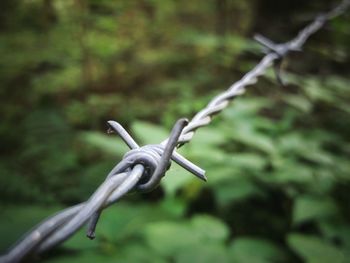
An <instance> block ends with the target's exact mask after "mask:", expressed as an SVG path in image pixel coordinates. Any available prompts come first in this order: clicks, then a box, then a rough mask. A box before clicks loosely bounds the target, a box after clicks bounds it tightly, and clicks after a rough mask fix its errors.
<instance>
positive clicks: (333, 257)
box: [287, 234, 344, 263]
mask: <svg viewBox="0 0 350 263" xmlns="http://www.w3.org/2000/svg"><path fill="white" fill-rule="evenodd" d="M287 242H288V245H289V246H290V247H291V249H292V250H294V251H295V253H297V254H298V255H299V256H300V257H301V258H302V259H303V260H305V262H307V263H323V262H324V263H326V262H327V263H328V262H334V263H338V262H339V263H341V262H344V254H343V253H342V251H341V250H339V249H338V248H337V247H335V246H333V245H331V244H329V243H328V242H326V241H324V240H322V239H321V238H318V237H316V236H308V235H302V234H289V235H288V237H287Z"/></svg>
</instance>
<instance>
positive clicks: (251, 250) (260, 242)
mask: <svg viewBox="0 0 350 263" xmlns="http://www.w3.org/2000/svg"><path fill="white" fill-rule="evenodd" d="M229 252H230V256H231V262H237V263H273V262H276V263H277V262H285V261H286V260H287V255H286V253H285V252H284V251H283V249H282V248H280V247H279V246H277V245H276V244H274V243H273V242H271V241H269V240H266V239H259V238H236V239H235V240H234V241H233V242H232V244H231V246H230V248H229Z"/></svg>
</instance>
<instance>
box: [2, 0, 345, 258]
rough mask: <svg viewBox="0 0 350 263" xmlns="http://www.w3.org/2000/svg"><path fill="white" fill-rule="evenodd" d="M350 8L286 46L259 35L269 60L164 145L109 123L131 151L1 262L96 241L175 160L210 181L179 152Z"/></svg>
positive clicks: (327, 16) (310, 27)
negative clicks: (102, 218) (84, 239)
mask: <svg viewBox="0 0 350 263" xmlns="http://www.w3.org/2000/svg"><path fill="white" fill-rule="evenodd" d="M349 6H350V0H344V1H343V2H342V3H341V4H339V5H338V6H337V7H335V8H334V9H333V10H331V11H330V12H328V13H325V14H322V15H319V16H317V17H316V18H315V19H314V20H313V21H312V22H311V23H310V24H309V25H308V26H306V27H305V28H304V29H303V30H301V31H300V32H299V34H298V35H297V37H295V38H294V39H292V40H291V41H289V42H286V43H283V44H275V43H273V42H272V41H270V40H268V39H266V38H264V37H262V36H257V37H256V40H257V41H259V42H260V43H261V44H262V45H264V46H265V47H266V48H267V49H268V51H269V52H268V53H267V55H266V56H265V57H264V58H263V59H262V60H261V61H260V62H259V63H258V64H257V66H255V67H254V68H253V69H252V70H251V71H250V72H248V73H247V74H246V75H244V76H243V78H242V79H241V80H239V81H237V82H236V83H234V84H232V85H231V86H230V87H229V88H228V89H227V90H226V91H225V92H223V93H221V94H219V95H218V96H216V97H214V98H213V99H212V100H211V101H210V102H209V103H208V105H207V106H206V107H205V108H204V109H203V110H201V111H200V112H198V113H197V114H196V115H195V116H194V117H193V118H192V120H191V121H190V122H189V123H188V124H187V123H185V120H183V119H180V120H179V121H178V122H177V124H176V125H175V126H174V128H173V131H172V132H171V136H170V137H169V138H168V139H166V140H165V141H163V142H162V143H160V144H159V145H147V146H144V147H139V146H138V144H137V143H136V142H135V141H134V140H133V139H132V137H131V136H130V135H129V134H128V133H127V132H126V131H125V130H124V128H123V127H122V126H121V125H119V124H118V123H116V122H113V121H110V122H108V123H109V125H110V126H111V127H112V128H113V129H114V130H115V131H116V132H117V133H118V134H119V135H120V136H121V137H122V138H123V140H124V141H125V142H126V143H127V145H128V146H129V147H130V148H131V150H130V151H129V152H128V153H127V154H126V155H125V156H124V158H123V160H122V161H121V162H120V163H119V164H117V165H116V167H114V168H113V169H112V171H111V172H110V173H109V174H108V176H107V178H106V180H105V181H104V182H103V183H102V184H101V186H100V187H99V188H98V189H97V190H96V191H95V193H94V194H93V195H92V196H91V197H90V199H89V200H88V201H86V202H84V203H81V204H78V205H75V206H73V207H70V208H67V209H65V210H63V211H61V212H59V213H57V214H56V215H53V216H51V217H49V218H48V219H46V220H44V221H43V222H41V223H40V224H39V225H37V226H36V227H34V228H33V229H32V230H31V231H29V233H28V234H26V235H25V236H24V237H23V238H22V239H20V240H19V241H18V242H17V243H16V244H15V245H14V246H12V248H10V249H9V251H8V253H7V254H6V255H3V256H1V257H0V263H16V262H20V261H22V260H24V259H26V258H28V257H30V256H34V255H36V254H40V253H42V252H44V251H47V250H49V249H50V248H52V247H54V246H56V245H58V244H60V243H62V242H64V241H65V240H67V239H68V238H69V237H71V236H72V235H73V234H74V233H76V232H77V231H78V230H79V229H80V228H81V227H82V226H83V225H85V224H86V223H87V222H88V221H89V220H90V222H89V224H88V236H89V237H90V238H93V237H94V231H95V226H96V224H97V221H98V218H99V215H100V213H101V211H102V210H103V209H105V208H107V207H108V206H110V205H111V204H113V203H115V202H117V201H118V200H119V199H120V198H121V197H123V196H124V195H126V194H127V193H128V192H130V191H131V190H140V191H148V190H151V189H153V188H154V187H155V186H156V185H157V184H158V183H159V181H160V179H161V178H162V176H164V174H165V171H166V168H167V167H168V165H169V164H170V159H172V160H173V161H175V162H177V163H178V164H180V165H181V166H182V167H183V168H185V169H187V170H188V171H190V172H192V173H193V174H194V175H196V176H198V177H199V178H201V179H203V180H206V177H205V175H204V170H202V169H201V168H200V167H198V166H196V165H195V164H193V163H191V162H190V161H189V160H187V159H185V158H184V157H183V156H181V155H180V154H178V153H177V152H176V151H175V150H174V148H176V147H177V146H178V145H182V144H184V143H187V142H189V141H190V140H191V139H192V137H193V135H194V132H195V131H196V129H198V128H200V127H203V126H205V125H208V124H209V123H210V122H211V119H212V117H213V115H215V114H217V113H220V112H221V111H222V110H223V109H224V108H226V107H227V106H228V104H229V102H230V101H231V100H233V99H234V98H235V97H236V96H238V95H240V94H242V93H243V92H244V91H245V87H246V86H249V85H252V84H254V83H256V82H257V79H258V77H260V76H262V75H263V74H264V73H265V72H266V70H267V69H268V68H269V67H271V66H272V65H274V63H276V62H278V61H280V60H281V59H282V58H284V57H285V56H287V55H288V54H289V53H290V52H291V51H295V50H300V49H301V47H302V46H303V45H304V43H305V42H306V40H307V39H308V38H309V37H310V36H311V35H312V34H314V33H315V32H316V31H318V30H319V29H320V28H322V27H323V26H324V24H325V23H326V22H327V21H328V20H330V19H332V18H334V17H336V16H339V15H341V14H343V13H344V12H345V11H346V9H347V8H349ZM185 124H187V126H186V127H184V126H185Z"/></svg>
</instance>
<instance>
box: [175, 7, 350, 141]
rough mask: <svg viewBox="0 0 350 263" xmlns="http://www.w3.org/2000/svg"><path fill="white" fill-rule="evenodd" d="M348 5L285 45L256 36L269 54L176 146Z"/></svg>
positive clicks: (196, 121)
mask: <svg viewBox="0 0 350 263" xmlns="http://www.w3.org/2000/svg"><path fill="white" fill-rule="evenodd" d="M349 6H350V0H343V1H342V2H341V3H340V4H339V5H338V6H336V7H335V8H334V9H333V10H331V11H330V12H328V13H325V14H321V15H319V16H317V17H316V18H315V19H314V20H313V21H312V22H311V23H310V24H309V25H307V26H306V27H305V28H304V29H302V30H301V31H300V32H299V34H298V35H297V36H296V37H295V38H294V39H292V40H291V41H288V42H286V43H284V44H278V45H276V44H274V43H273V42H272V41H267V39H266V38H263V37H261V36H257V37H256V40H257V41H258V42H260V44H262V45H264V46H265V47H266V48H267V49H268V50H269V51H270V52H269V53H268V54H267V55H266V56H265V57H264V58H263V59H262V60H261V61H260V63H259V64H257V65H256V66H255V67H254V68H253V69H252V70H251V71H249V72H248V73H247V74H245V75H244V76H243V78H242V79H241V80H239V81H237V82H235V83H234V84H232V85H231V86H230V87H229V88H228V89H227V90H226V91H225V92H223V93H220V94H219V95H217V96H216V97H214V98H213V99H212V100H211V101H210V102H209V103H208V105H207V106H206V107H205V108H204V109H202V110H201V111H200V112H198V113H197V114H196V115H195V116H194V117H193V118H192V120H191V121H190V122H189V124H188V125H187V126H186V127H185V128H184V130H183V131H182V134H181V136H180V138H179V143H180V144H184V143H187V142H189V141H190V140H191V139H192V137H193V135H194V132H195V131H196V130H197V129H198V128H200V127H203V126H206V125H208V124H209V123H210V122H211V119H212V117H213V115H215V114H218V113H220V112H221V111H222V110H223V109H225V108H226V107H227V106H228V105H229V102H230V101H232V100H233V99H234V98H235V97H236V96H238V95H241V94H242V93H244V91H245V87H246V86H249V85H252V84H255V83H256V82H257V79H258V77H260V76H262V75H263V74H264V73H265V72H266V70H267V69H268V68H269V67H271V66H272V65H273V64H274V62H276V61H278V60H280V59H281V58H284V57H285V56H287V55H288V54H289V53H290V52H291V51H298V50H301V48H302V46H303V45H304V43H305V42H306V40H307V39H308V38H309V37H310V36H311V35H312V34H314V33H315V32H317V31H318V30H319V29H321V28H322V27H323V26H324V24H325V23H326V22H327V21H328V20H330V19H333V18H335V17H337V16H339V15H341V14H343V13H344V12H345V11H346V10H347V9H348V8H349Z"/></svg>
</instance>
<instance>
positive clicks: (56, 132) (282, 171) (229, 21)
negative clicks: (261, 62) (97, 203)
mask: <svg viewBox="0 0 350 263" xmlns="http://www.w3.org/2000/svg"><path fill="white" fill-rule="evenodd" d="M306 2H307V1H305V3H302V2H301V1H297V2H295V1H285V2H283V3H282V1H272V0H269V1H267V0H264V1H243V0H240V1H233V0H225V1H221V0H210V1H200V0H194V1H185V0H179V1H170V0H150V1H126V0H124V1H116V0H113V1H109V0H108V1H107V0H103V1H98V0H80V1H77V0H31V1H18V0H15V1H13V0H4V1H1V4H0V5H1V8H0V56H1V60H0V83H1V89H0V100H1V103H0V111H1V122H0V145H1V147H0V154H1V159H0V196H1V203H2V206H1V211H0V213H1V215H2V216H1V218H0V233H1V236H2V237H6V238H2V239H1V242H0V248H1V251H4V249H5V248H7V247H8V246H9V245H10V244H11V243H13V242H14V241H15V240H16V239H17V238H18V237H19V236H20V234H21V233H24V232H25V230H27V229H29V228H30V227H31V226H33V225H35V224H36V222H38V221H40V219H42V218H44V217H45V216H47V215H49V214H51V213H52V212H53V211H57V210H59V208H62V207H66V206H68V205H71V204H75V203H77V202H81V201H85V200H86V199H87V198H88V197H89V196H90V195H91V194H92V193H93V191H94V190H95V189H96V188H97V186H98V185H99V184H101V182H102V181H103V180H104V178H105V175H106V174H107V173H108V172H109V170H110V169H111V168H112V167H113V166H114V165H115V163H117V162H118V161H119V160H120V159H121V158H122V156H123V155H124V153H125V152H126V151H127V147H126V145H125V144H124V143H123V141H122V140H121V139H120V138H118V137H117V136H116V135H115V134H106V133H105V130H106V128H107V126H106V124H105V122H106V121H107V120H109V119H115V120H117V121H119V122H121V123H122V124H123V125H124V126H125V127H126V129H127V130H128V131H130V132H131V134H132V135H133V136H135V139H136V141H137V142H138V143H139V144H140V145H143V144H148V143H159V142H160V141H162V140H164V139H165V138H166V137H167V136H168V134H169V131H170V129H171V127H172V125H173V123H174V122H175V120H176V119H177V118H179V117H189V118H190V117H191V116H193V115H194V113H196V112H197V111H199V110H200V109H202V108H203V107H204V106H205V105H206V104H207V103H208V102H209V100H210V99H211V98H212V97H213V96H215V95H217V94H218V93H219V92H220V91H222V90H224V89H225V88H227V87H228V86H229V85H230V84H231V83H232V82H234V81H235V80H237V79H239V78H240V77H241V76H242V75H243V74H244V73H246V71H247V70H250V69H251V68H252V67H253V66H254V65H255V64H256V63H257V61H258V59H259V58H261V56H262V53H261V51H260V47H258V45H257V44H255V43H253V42H252V41H251V40H250V37H247V36H250V35H252V33H254V32H257V31H258V32H261V33H264V34H266V35H270V36H274V39H276V40H283V41H284V40H286V39H289V38H290V36H293V35H294V34H295V29H297V28H300V27H301V26H303V25H304V22H305V21H304V18H303V17H311V14H312V15H313V14H314V13H315V12H318V11H319V10H325V9H326V8H327V7H326V6H325V5H326V4H325V3H321V2H322V1H311V2H307V3H306ZM333 2H334V3H336V2H337V1H333ZM280 3H282V4H280ZM266 6H268V7H269V8H266ZM348 24H349V18H346V17H343V18H339V19H336V20H334V21H332V22H331V23H330V24H329V25H328V29H327V30H323V31H321V32H320V33H318V34H317V35H316V36H314V37H312V38H311V39H310V42H308V43H307V46H306V48H305V53H303V55H301V56H300V55H298V56H290V58H289V59H288V60H287V61H284V64H283V66H285V68H286V71H288V72H289V73H284V74H283V76H284V78H285V79H286V80H287V82H288V84H287V85H286V87H283V88H282V87H278V85H277V84H276V81H275V76H274V74H273V71H272V70H271V71H269V72H268V74H267V76H266V77H262V78H260V79H259V82H258V84H257V85H255V86H254V87H248V88H247V94H246V95H244V96H241V97H239V98H237V99H236V100H235V101H234V102H233V103H232V105H231V106H230V107H229V108H227V109H226V110H225V111H223V112H222V113H221V114H220V115H219V116H216V117H215V118H214V119H213V122H212V123H211V125H210V126H209V127H205V128H202V129H200V130H198V131H197V132H196V133H195V136H194V138H193V140H192V141H191V142H190V143H189V144H187V145H185V146H184V147H181V148H180V149H179V152H180V153H181V154H183V155H184V156H186V158H188V159H189V160H191V161H192V162H194V163H196V164H198V165H199V166H201V167H202V168H203V169H205V170H206V175H207V177H208V182H207V183H206V184H204V183H203V182H200V181H199V180H198V179H196V178H195V177H194V176H192V175H191V174H189V173H188V172H187V171H185V170H184V169H182V168H181V167H179V166H178V165H176V164H173V165H172V166H171V168H170V170H169V171H168V172H167V176H166V177H164V178H163V180H162V182H161V186H160V188H158V190H156V191H154V192H153V193H151V194H147V195H141V194H130V195H128V196H127V197H126V198H125V199H127V202H125V201H121V202H119V203H117V204H116V205H115V206H113V207H111V208H109V209H107V210H106V211H104V212H103V214H102V217H101V221H100V223H99V225H98V229H97V238H96V240H94V241H90V240H88V239H87V238H85V234H84V231H83V230H82V231H81V232H79V233H77V234H76V235H74V237H73V238H72V239H70V240H69V241H67V242H66V243H65V244H64V245H62V247H61V248H59V249H57V250H56V251H54V253H49V254H48V255H46V256H44V257H42V258H41V259H40V260H41V261H42V262H152V263H153V262H180V263H182V262H215V261H216V262H238V263H240V262H242V263H244V262H253V263H254V262H256V263H260V262H261V263H263V262H311V263H313V262H321V263H322V262H333V261H334V262H345V261H346V259H347V258H349V255H350V223H349V222H350V212H349V211H350V206H349V193H350V175H349V172H350V162H349V161H348V159H349V158H348V156H349V153H350V142H349V134H350V118H349V114H350V106H349V103H348V102H349V99H350V90H349V84H350V82H349V78H348V76H349V66H350V65H349V54H350V49H349V47H350V38H349V35H348V33H347V29H348ZM277 25H286V26H283V27H282V26H281V27H280V26H277ZM275 37H276V38H275ZM48 204H49V206H48ZM58 207H59V208H58Z"/></svg>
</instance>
